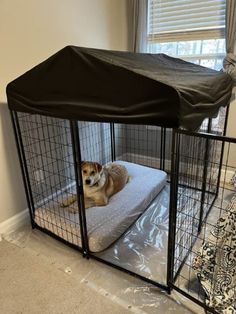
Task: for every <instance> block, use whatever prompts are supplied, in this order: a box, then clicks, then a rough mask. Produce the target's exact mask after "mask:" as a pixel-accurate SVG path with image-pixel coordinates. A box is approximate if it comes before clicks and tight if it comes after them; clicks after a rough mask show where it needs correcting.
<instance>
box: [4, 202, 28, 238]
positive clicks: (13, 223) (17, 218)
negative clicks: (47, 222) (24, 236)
mask: <svg viewBox="0 0 236 314" xmlns="http://www.w3.org/2000/svg"><path fill="white" fill-rule="evenodd" d="M29 222H30V218H29V210H28V208H27V209H25V210H23V211H22V212H20V213H19V214H16V215H14V216H13V217H11V218H9V219H7V220H5V221H3V222H1V223H0V241H1V239H2V238H4V236H5V235H7V234H9V233H11V232H14V231H16V230H17V229H18V228H20V227H21V226H23V225H25V224H27V223H29Z"/></svg>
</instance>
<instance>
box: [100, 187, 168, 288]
mask: <svg viewBox="0 0 236 314" xmlns="http://www.w3.org/2000/svg"><path fill="white" fill-rule="evenodd" d="M169 197H170V195H169V185H167V186H166V187H165V188H164V189H163V190H162V191H161V192H160V193H159V194H158V196H157V197H156V198H155V199H154V200H153V201H152V203H151V204H150V205H149V207H148V209H147V210H146V211H145V212H144V214H143V215H142V216H141V217H140V218H139V219H138V220H137V221H136V222H135V223H134V225H133V226H132V227H131V228H130V229H129V230H128V231H127V232H126V233H125V234H124V235H123V236H122V237H121V238H120V239H119V240H118V241H116V242H115V244H114V245H112V246H111V247H110V248H108V249H106V250H105V251H103V252H101V253H96V256H98V257H100V258H102V259H103V260H106V261H109V262H111V263H113V264H116V265H118V266H120V267H122V268H125V269H127V270H130V271H132V272H134V273H137V274H139V275H142V276H144V277H146V278H149V279H151V280H155V281H158V282H159V283H161V284H164V285H166V276H167V251H168V250H167V248H168V247H167V243H168V222H169Z"/></svg>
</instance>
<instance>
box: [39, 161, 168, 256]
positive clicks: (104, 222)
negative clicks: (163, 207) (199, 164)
mask: <svg viewBox="0 0 236 314" xmlns="http://www.w3.org/2000/svg"><path fill="white" fill-rule="evenodd" d="M117 163H119V164H121V165H124V166H125V167H126V168H127V170H128V173H129V176H130V180H129V182H128V183H127V184H126V186H125V187H124V188H123V189H122V190H121V191H120V192H118V193H117V194H115V195H113V196H112V197H111V198H110V200H109V203H108V205H106V206H97V207H91V208H88V209H86V220H87V232H88V240H89V248H90V250H91V251H92V252H100V251H103V250H104V249H106V248H107V247H108V246H110V245H111V244H112V243H113V242H114V241H116V240H117V239H118V238H119V237H120V236H121V235H122V234H123V233H124V232H125V231H126V230H127V229H128V228H129V227H130V226H131V225H132V224H133V223H134V222H135V220H136V219H137V218H138V217H139V216H140V215H141V214H142V213H143V212H144V211H145V209H146V208H147V207H148V205H149V204H150V203H151V202H152V200H153V199H154V198H155V197H156V196H157V195H158V193H159V192H160V191H161V190H162V188H163V187H164V186H165V184H166V178H167V175H166V173H165V172H164V171H161V170H156V169H153V168H148V167H145V166H141V165H137V164H133V163H129V162H124V161H117ZM75 205H76V204H74V205H73V207H74V206H75ZM35 222H36V224H38V225H39V226H40V227H42V228H45V229H47V230H49V231H51V232H52V233H54V234H56V235H57V236H59V237H61V238H63V239H65V240H66V241H68V242H70V243H73V244H75V245H78V246H80V247H81V245H82V244H81V235H80V224H79V214H78V213H76V214H72V213H70V212H69V211H68V208H62V207H60V204H58V203H55V202H53V201H50V202H48V203H47V204H46V205H44V206H43V207H40V208H37V209H36V210H35Z"/></svg>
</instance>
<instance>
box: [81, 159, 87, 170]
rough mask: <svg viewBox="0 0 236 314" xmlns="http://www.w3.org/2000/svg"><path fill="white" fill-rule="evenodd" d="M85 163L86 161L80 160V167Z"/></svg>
mask: <svg viewBox="0 0 236 314" xmlns="http://www.w3.org/2000/svg"><path fill="white" fill-rule="evenodd" d="M85 163H86V161H82V160H81V163H80V167H81V168H82V167H83V166H84V165H85Z"/></svg>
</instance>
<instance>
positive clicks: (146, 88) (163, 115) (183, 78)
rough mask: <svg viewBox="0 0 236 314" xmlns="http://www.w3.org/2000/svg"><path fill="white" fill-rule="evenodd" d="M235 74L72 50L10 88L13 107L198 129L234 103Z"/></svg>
mask: <svg viewBox="0 0 236 314" xmlns="http://www.w3.org/2000/svg"><path fill="white" fill-rule="evenodd" d="M231 89H232V81H231V78H230V76H229V75H227V74H226V73H223V72H219V71H215V70H211V69H208V68H205V67H202V66H199V65H195V64H192V63H189V62H186V61H183V60H180V59H176V58H172V57H169V56H167V55H164V54H140V53H129V52H118V51H108V50H99V49H90V48H81V47H75V46H67V47H65V48H63V49H62V50H60V51H59V52H57V53H56V54H55V55H53V56H52V57H50V58H49V59H47V60H46V61H44V62H42V63H41V64H39V65H37V66H36V67H34V68H33V69H31V70H30V71H28V72H26V73H25V74H23V75H22V76H20V77H19V78H17V79H16V80H14V81H13V82H11V83H10V84H8V86H7V96H8V104H9V108H10V109H12V110H15V111H21V112H28V113H32V114H43V115H49V116H54V117H59V118H66V119H76V120H85V121H98V122H117V123H129V124H150V125H159V126H166V127H184V128H186V129H189V130H195V129H197V128H198V127H199V126H200V125H201V123H202V121H203V120H204V119H205V118H208V117H214V116H215V115H216V114H217V112H218V110H219V108H220V107H221V106H226V105H228V103H229V100H230V96H231Z"/></svg>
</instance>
